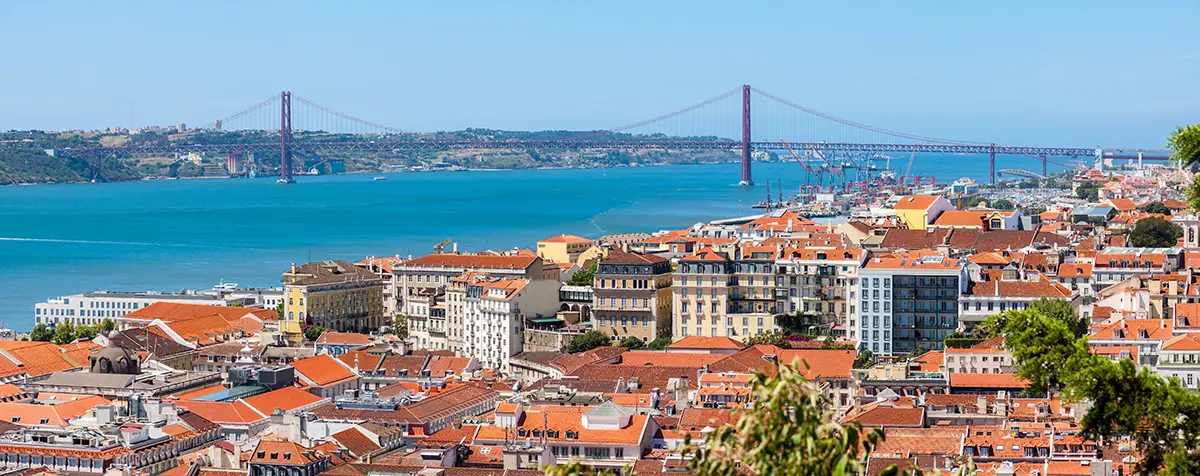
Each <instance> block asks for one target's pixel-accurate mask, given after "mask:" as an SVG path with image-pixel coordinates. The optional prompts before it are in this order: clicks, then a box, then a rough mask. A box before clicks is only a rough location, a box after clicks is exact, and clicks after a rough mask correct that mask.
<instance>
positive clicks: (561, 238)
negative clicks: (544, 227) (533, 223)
mask: <svg viewBox="0 0 1200 476" xmlns="http://www.w3.org/2000/svg"><path fill="white" fill-rule="evenodd" d="M591 242H592V240H589V239H587V238H584V237H582V236H575V235H568V234H565V233H564V234H562V235H557V236H551V237H549V238H546V239H544V240H542V241H541V242H540V243H591Z"/></svg>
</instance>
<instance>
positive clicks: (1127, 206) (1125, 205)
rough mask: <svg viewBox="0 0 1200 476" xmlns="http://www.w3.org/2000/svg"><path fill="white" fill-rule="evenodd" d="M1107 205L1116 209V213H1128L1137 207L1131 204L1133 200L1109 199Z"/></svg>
mask: <svg viewBox="0 0 1200 476" xmlns="http://www.w3.org/2000/svg"><path fill="white" fill-rule="evenodd" d="M1108 204H1109V205H1112V207H1113V208H1115V209H1117V211H1122V212H1129V211H1133V210H1137V205H1136V204H1134V203H1133V200H1130V199H1128V198H1113V199H1109V200H1108Z"/></svg>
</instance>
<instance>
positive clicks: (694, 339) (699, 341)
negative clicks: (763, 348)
mask: <svg viewBox="0 0 1200 476" xmlns="http://www.w3.org/2000/svg"><path fill="white" fill-rule="evenodd" d="M667 348H668V349H719V350H729V349H733V350H737V349H741V348H742V343H741V342H738V341H736V340H734V339H731V338H729V337H706V336H688V337H684V338H682V339H679V340H677V341H675V342H672V343H671V344H670V345H668V346H667Z"/></svg>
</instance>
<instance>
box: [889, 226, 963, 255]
mask: <svg viewBox="0 0 1200 476" xmlns="http://www.w3.org/2000/svg"><path fill="white" fill-rule="evenodd" d="M952 231H955V230H954V229H953V228H931V229H926V230H909V229H902V228H891V229H888V230H887V232H885V233H884V235H883V240H882V241H880V242H879V246H880V247H881V248H884V249H889V250H894V249H906V250H916V249H928V248H933V247H935V246H938V245H942V244H945V242H946V237H947V236H949V235H950V232H952Z"/></svg>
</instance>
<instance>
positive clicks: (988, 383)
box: [950, 373, 1029, 389]
mask: <svg viewBox="0 0 1200 476" xmlns="http://www.w3.org/2000/svg"><path fill="white" fill-rule="evenodd" d="M1028 385H1029V382H1026V381H1025V379H1022V378H1020V377H1017V376H1016V375H1013V374H968V373H951V374H950V387H960V388H997V389H1004V388H1025V387H1026V386H1028Z"/></svg>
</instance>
